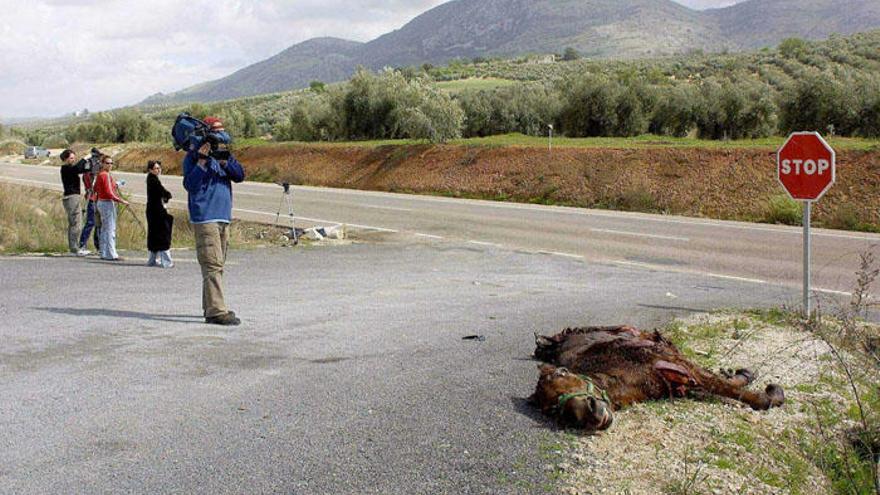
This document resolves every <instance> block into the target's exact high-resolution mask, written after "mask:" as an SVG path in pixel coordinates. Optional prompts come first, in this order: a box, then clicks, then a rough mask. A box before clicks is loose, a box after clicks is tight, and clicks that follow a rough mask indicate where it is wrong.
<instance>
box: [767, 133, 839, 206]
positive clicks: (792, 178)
mask: <svg viewBox="0 0 880 495" xmlns="http://www.w3.org/2000/svg"><path fill="white" fill-rule="evenodd" d="M834 160H835V155H834V150H833V149H831V146H828V143H826V142H825V140H824V139H822V136H820V135H819V133H818V132H795V133H792V134H791V136H789V137H788V140H787V141H785V144H783V145H782V147H781V148H779V152H778V153H777V155H776V172H777V175H778V177H779V182H781V183H782V187H784V188H785V190H786V191H788V194H789V195H790V196H791V197H792V198H793V199H800V200H807V201H815V200H817V199H819V198H820V197H822V195H823V194H825V191H827V190H828V188H830V187H831V184H834V179H835V173H836V172H835V168H836V167H835V163H834Z"/></svg>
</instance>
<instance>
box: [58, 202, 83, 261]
mask: <svg viewBox="0 0 880 495" xmlns="http://www.w3.org/2000/svg"><path fill="white" fill-rule="evenodd" d="M79 202H80V195H79V194H71V195H68V196H64V198H62V199H61V203H62V204H63V205H64V211H65V212H66V213H67V249H68V250H70V252H71V253H76V252H78V251H79V229H80V223H81V220H82V210H80V204H79Z"/></svg>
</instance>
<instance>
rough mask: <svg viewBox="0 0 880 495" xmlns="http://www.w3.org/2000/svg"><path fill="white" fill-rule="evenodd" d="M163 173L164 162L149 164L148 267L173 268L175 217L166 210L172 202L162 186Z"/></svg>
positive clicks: (151, 162)
mask: <svg viewBox="0 0 880 495" xmlns="http://www.w3.org/2000/svg"><path fill="white" fill-rule="evenodd" d="M161 173H162V162H160V161H158V160H150V161H148V162H147V249H149V251H150V259H149V261H147V266H158V267H161V268H171V267H173V266H174V262H172V261H171V232H172V229H173V227H174V217H173V216H171V214H169V213H168V210H167V209H165V203H167V202H168V201H170V200H171V193H170V192H168V189H165V187H164V186H162V182H161V181H160V180H159V175H160V174H161Z"/></svg>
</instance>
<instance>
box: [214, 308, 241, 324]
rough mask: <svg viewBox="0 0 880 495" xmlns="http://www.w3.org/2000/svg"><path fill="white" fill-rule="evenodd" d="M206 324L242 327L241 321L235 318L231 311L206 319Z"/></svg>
mask: <svg viewBox="0 0 880 495" xmlns="http://www.w3.org/2000/svg"><path fill="white" fill-rule="evenodd" d="M205 323H208V324H211V325H225V326H235V325H240V324H241V320H239V319H238V318H237V317H236V316H235V313H233V312H232V311H230V312H228V313H224V314H222V315H219V316H208V317H206V318H205Z"/></svg>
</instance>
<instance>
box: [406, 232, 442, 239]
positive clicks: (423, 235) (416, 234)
mask: <svg viewBox="0 0 880 495" xmlns="http://www.w3.org/2000/svg"><path fill="white" fill-rule="evenodd" d="M413 235H415V236H416V237H425V238H428V239H443V238H444V237H443V236H440V235H433V234H422V233H421V232H414V233H413Z"/></svg>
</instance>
